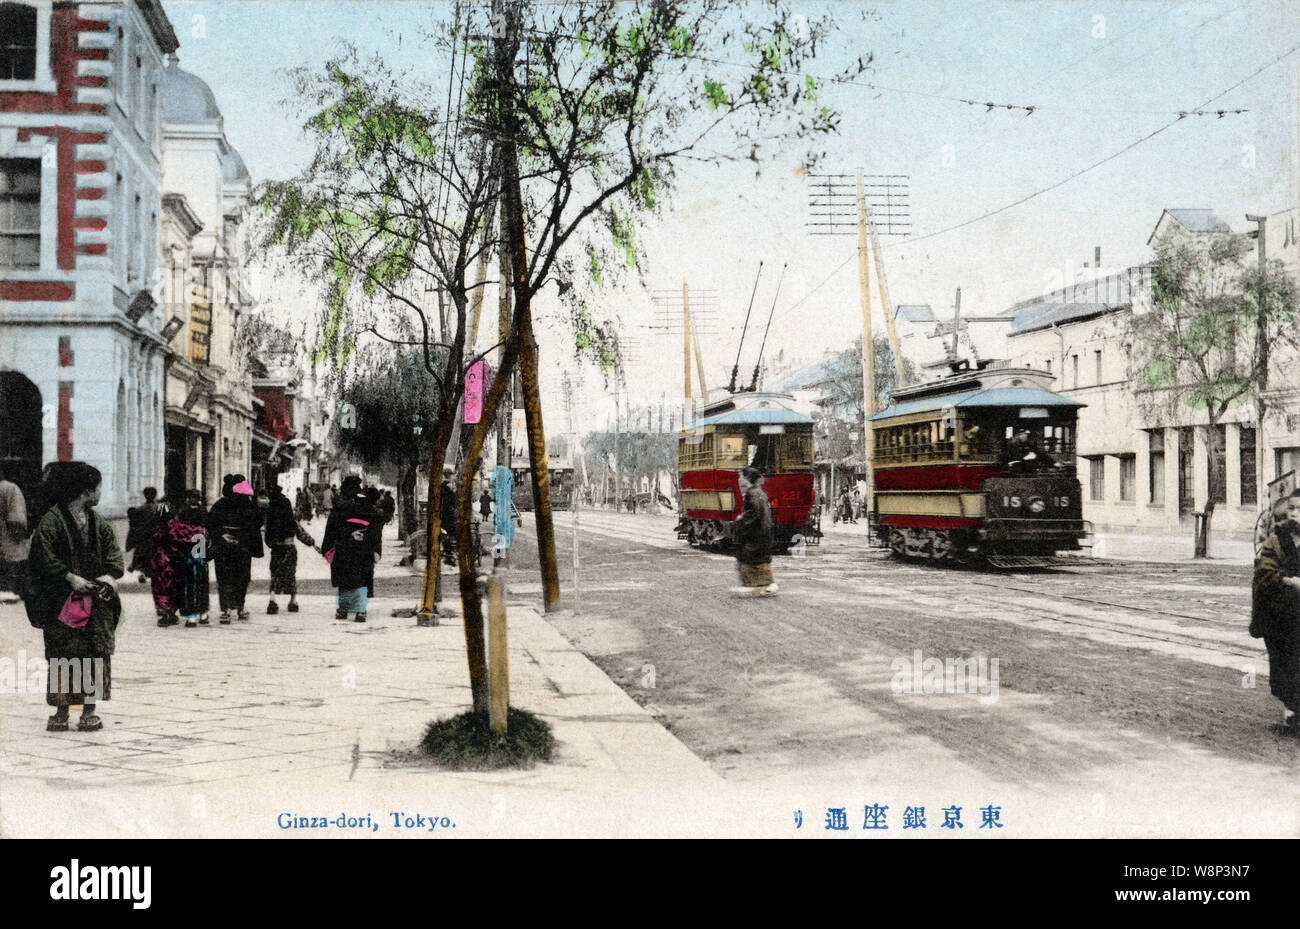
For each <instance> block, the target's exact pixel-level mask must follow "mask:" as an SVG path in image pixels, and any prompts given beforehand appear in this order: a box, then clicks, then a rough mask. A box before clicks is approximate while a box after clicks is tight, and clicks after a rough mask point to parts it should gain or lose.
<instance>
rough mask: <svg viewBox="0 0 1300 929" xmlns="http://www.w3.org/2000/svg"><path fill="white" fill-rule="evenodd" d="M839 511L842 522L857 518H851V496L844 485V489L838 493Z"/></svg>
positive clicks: (854, 521)
mask: <svg viewBox="0 0 1300 929" xmlns="http://www.w3.org/2000/svg"><path fill="white" fill-rule="evenodd" d="M839 513H840V522H842V523H856V522H857V520H856V519H854V518H853V497H852V496H851V495H850V494H849V489H848V488H847V487H845V488H844V491H843V492H842V493H841V494H840V501H839Z"/></svg>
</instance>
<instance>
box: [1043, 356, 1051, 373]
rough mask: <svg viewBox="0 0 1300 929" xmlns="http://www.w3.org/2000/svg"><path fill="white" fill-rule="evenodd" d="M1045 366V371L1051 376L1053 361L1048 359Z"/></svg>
mask: <svg viewBox="0 0 1300 929" xmlns="http://www.w3.org/2000/svg"><path fill="white" fill-rule="evenodd" d="M1043 365H1044V366H1045V370H1046V371H1047V373H1048V374H1051V373H1052V359H1050V358H1048V359H1047V360H1046V361H1045V362H1043Z"/></svg>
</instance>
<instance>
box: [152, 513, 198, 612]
mask: <svg viewBox="0 0 1300 929" xmlns="http://www.w3.org/2000/svg"><path fill="white" fill-rule="evenodd" d="M207 518H208V514H207V511H206V510H204V509H203V495H202V494H201V493H199V492H198V491H197V490H187V491H186V492H185V500H184V502H183V503H181V504H180V505H179V506H177V507H175V508H174V509H173V511H172V512H170V513H167V514H164V515H163V516H162V517H161V518H160V519H159V520H158V523H157V525H155V527H154V533H153V560H152V561H151V563H150V567H151V569H152V570H151V575H152V576H151V577H150V584H151V589H152V592H153V604H154V609H155V611H157V613H158V625H160V626H175V625H176V624H177V623H179V622H180V617H182V616H183V617H185V625H186V627H187V628H191V629H192V628H194V627H195V626H206V625H207V624H208V611H209V610H210V609H211V601H210V596H209V581H208V550H209V545H210V542H209V536H208V529H207Z"/></svg>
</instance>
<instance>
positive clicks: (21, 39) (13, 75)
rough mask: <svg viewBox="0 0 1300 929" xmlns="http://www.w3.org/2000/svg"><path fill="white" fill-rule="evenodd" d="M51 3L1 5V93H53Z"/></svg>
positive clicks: (33, 0)
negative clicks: (11, 91) (12, 91)
mask: <svg viewBox="0 0 1300 929" xmlns="http://www.w3.org/2000/svg"><path fill="white" fill-rule="evenodd" d="M53 7H54V5H53V3H52V0H20V2H12V0H11V2H8V3H4V2H0V91H5V90H15V91H36V92H37V93H54V91H55V90H57V89H58V85H57V84H56V83H55V81H54V74H53V72H52V71H51V70H50V15H51V13H52V12H53Z"/></svg>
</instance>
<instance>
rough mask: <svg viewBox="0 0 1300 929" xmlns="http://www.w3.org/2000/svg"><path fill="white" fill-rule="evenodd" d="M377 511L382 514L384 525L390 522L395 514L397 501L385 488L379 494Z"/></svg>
mask: <svg viewBox="0 0 1300 929" xmlns="http://www.w3.org/2000/svg"><path fill="white" fill-rule="evenodd" d="M379 512H380V513H382V514H383V517H384V525H385V526H387V525H388V524H389V523H391V522H392V521H393V517H394V516H396V515H397V501H396V500H394V499H393V495H392V494H391V493H389V492H388V491H387V490H385V491H384V492H383V493H382V494H380V495H379Z"/></svg>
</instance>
